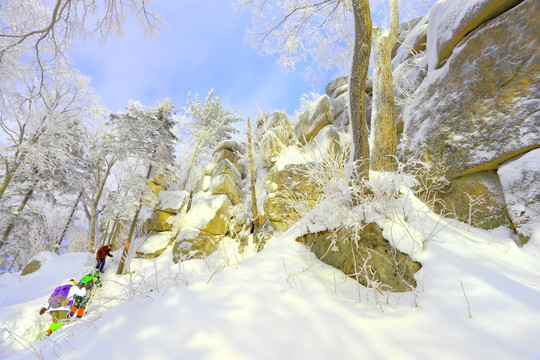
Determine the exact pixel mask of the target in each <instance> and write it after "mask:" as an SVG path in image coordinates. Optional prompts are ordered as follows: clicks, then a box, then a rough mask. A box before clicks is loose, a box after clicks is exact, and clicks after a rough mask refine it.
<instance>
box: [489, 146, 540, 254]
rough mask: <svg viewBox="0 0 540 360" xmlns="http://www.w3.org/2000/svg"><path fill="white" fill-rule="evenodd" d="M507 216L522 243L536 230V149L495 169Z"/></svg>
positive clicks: (539, 221)
mask: <svg viewBox="0 0 540 360" xmlns="http://www.w3.org/2000/svg"><path fill="white" fill-rule="evenodd" d="M497 173H498V174H499V178H500V179H501V184H502V187H503V189H504V198H505V200H506V206H507V208H508V215H509V216H510V218H511V219H512V223H513V224H514V227H515V229H516V232H517V234H518V236H519V239H520V241H521V243H522V244H525V243H526V242H528V241H529V239H530V238H531V236H532V235H533V232H534V231H540V149H536V150H533V151H530V152H528V153H527V154H525V155H523V156H521V157H518V158H516V159H513V160H511V161H508V162H507V163H505V164H503V165H502V166H501V167H500V168H499V170H498V171H497Z"/></svg>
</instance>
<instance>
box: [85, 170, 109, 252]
mask: <svg viewBox="0 0 540 360" xmlns="http://www.w3.org/2000/svg"><path fill="white" fill-rule="evenodd" d="M114 163H115V161H114V160H111V162H109V163H107V169H106V170H105V175H104V176H103V179H101V183H100V184H98V191H97V194H96V197H95V198H94V199H93V200H92V208H91V210H90V211H91V212H90V242H89V243H88V251H89V252H94V239H95V237H96V221H97V208H98V205H99V200H100V199H101V195H102V194H103V189H104V188H105V183H106V182H107V178H108V177H109V174H110V173H111V169H112V167H113V165H114Z"/></svg>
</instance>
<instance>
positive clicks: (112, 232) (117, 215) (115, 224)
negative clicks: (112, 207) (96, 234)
mask: <svg viewBox="0 0 540 360" xmlns="http://www.w3.org/2000/svg"><path fill="white" fill-rule="evenodd" d="M119 217H120V213H118V214H116V218H115V219H114V223H113V227H112V230H111V234H110V235H109V240H108V241H107V242H106V244H112V240H113V236H114V232H115V231H116V226H117V224H118V218H119ZM103 245H105V244H103Z"/></svg>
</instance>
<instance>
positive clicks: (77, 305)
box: [69, 270, 102, 319]
mask: <svg viewBox="0 0 540 360" xmlns="http://www.w3.org/2000/svg"><path fill="white" fill-rule="evenodd" d="M94 285H95V286H97V287H101V285H102V284H101V280H100V278H99V270H92V271H90V273H89V274H87V275H84V276H83V277H82V279H81V280H80V281H79V286H84V288H85V289H86V295H85V296H79V295H77V296H75V299H74V300H73V306H72V307H71V312H70V313H69V316H73V315H76V316H77V318H79V319H80V318H82V316H83V315H84V311H85V309H86V305H87V304H88V301H89V300H90V298H91V297H92V293H93V291H92V290H94Z"/></svg>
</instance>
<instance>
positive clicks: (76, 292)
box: [44, 281, 86, 312]
mask: <svg viewBox="0 0 540 360" xmlns="http://www.w3.org/2000/svg"><path fill="white" fill-rule="evenodd" d="M70 284H71V283H70V282H69V281H66V282H65V283H62V285H60V286H64V285H70ZM71 285H72V286H71V288H70V289H69V292H68V294H67V297H66V299H68V300H69V304H68V305H66V306H61V307H59V308H56V309H53V308H51V305H50V304H49V302H48V301H47V303H46V304H45V306H44V308H45V309H47V310H48V311H49V312H52V311H69V310H70V309H71V305H72V304H73V299H74V298H75V296H85V295H86V289H85V288H84V287H83V288H82V289H81V288H79V287H78V286H75V285H73V284H71Z"/></svg>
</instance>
